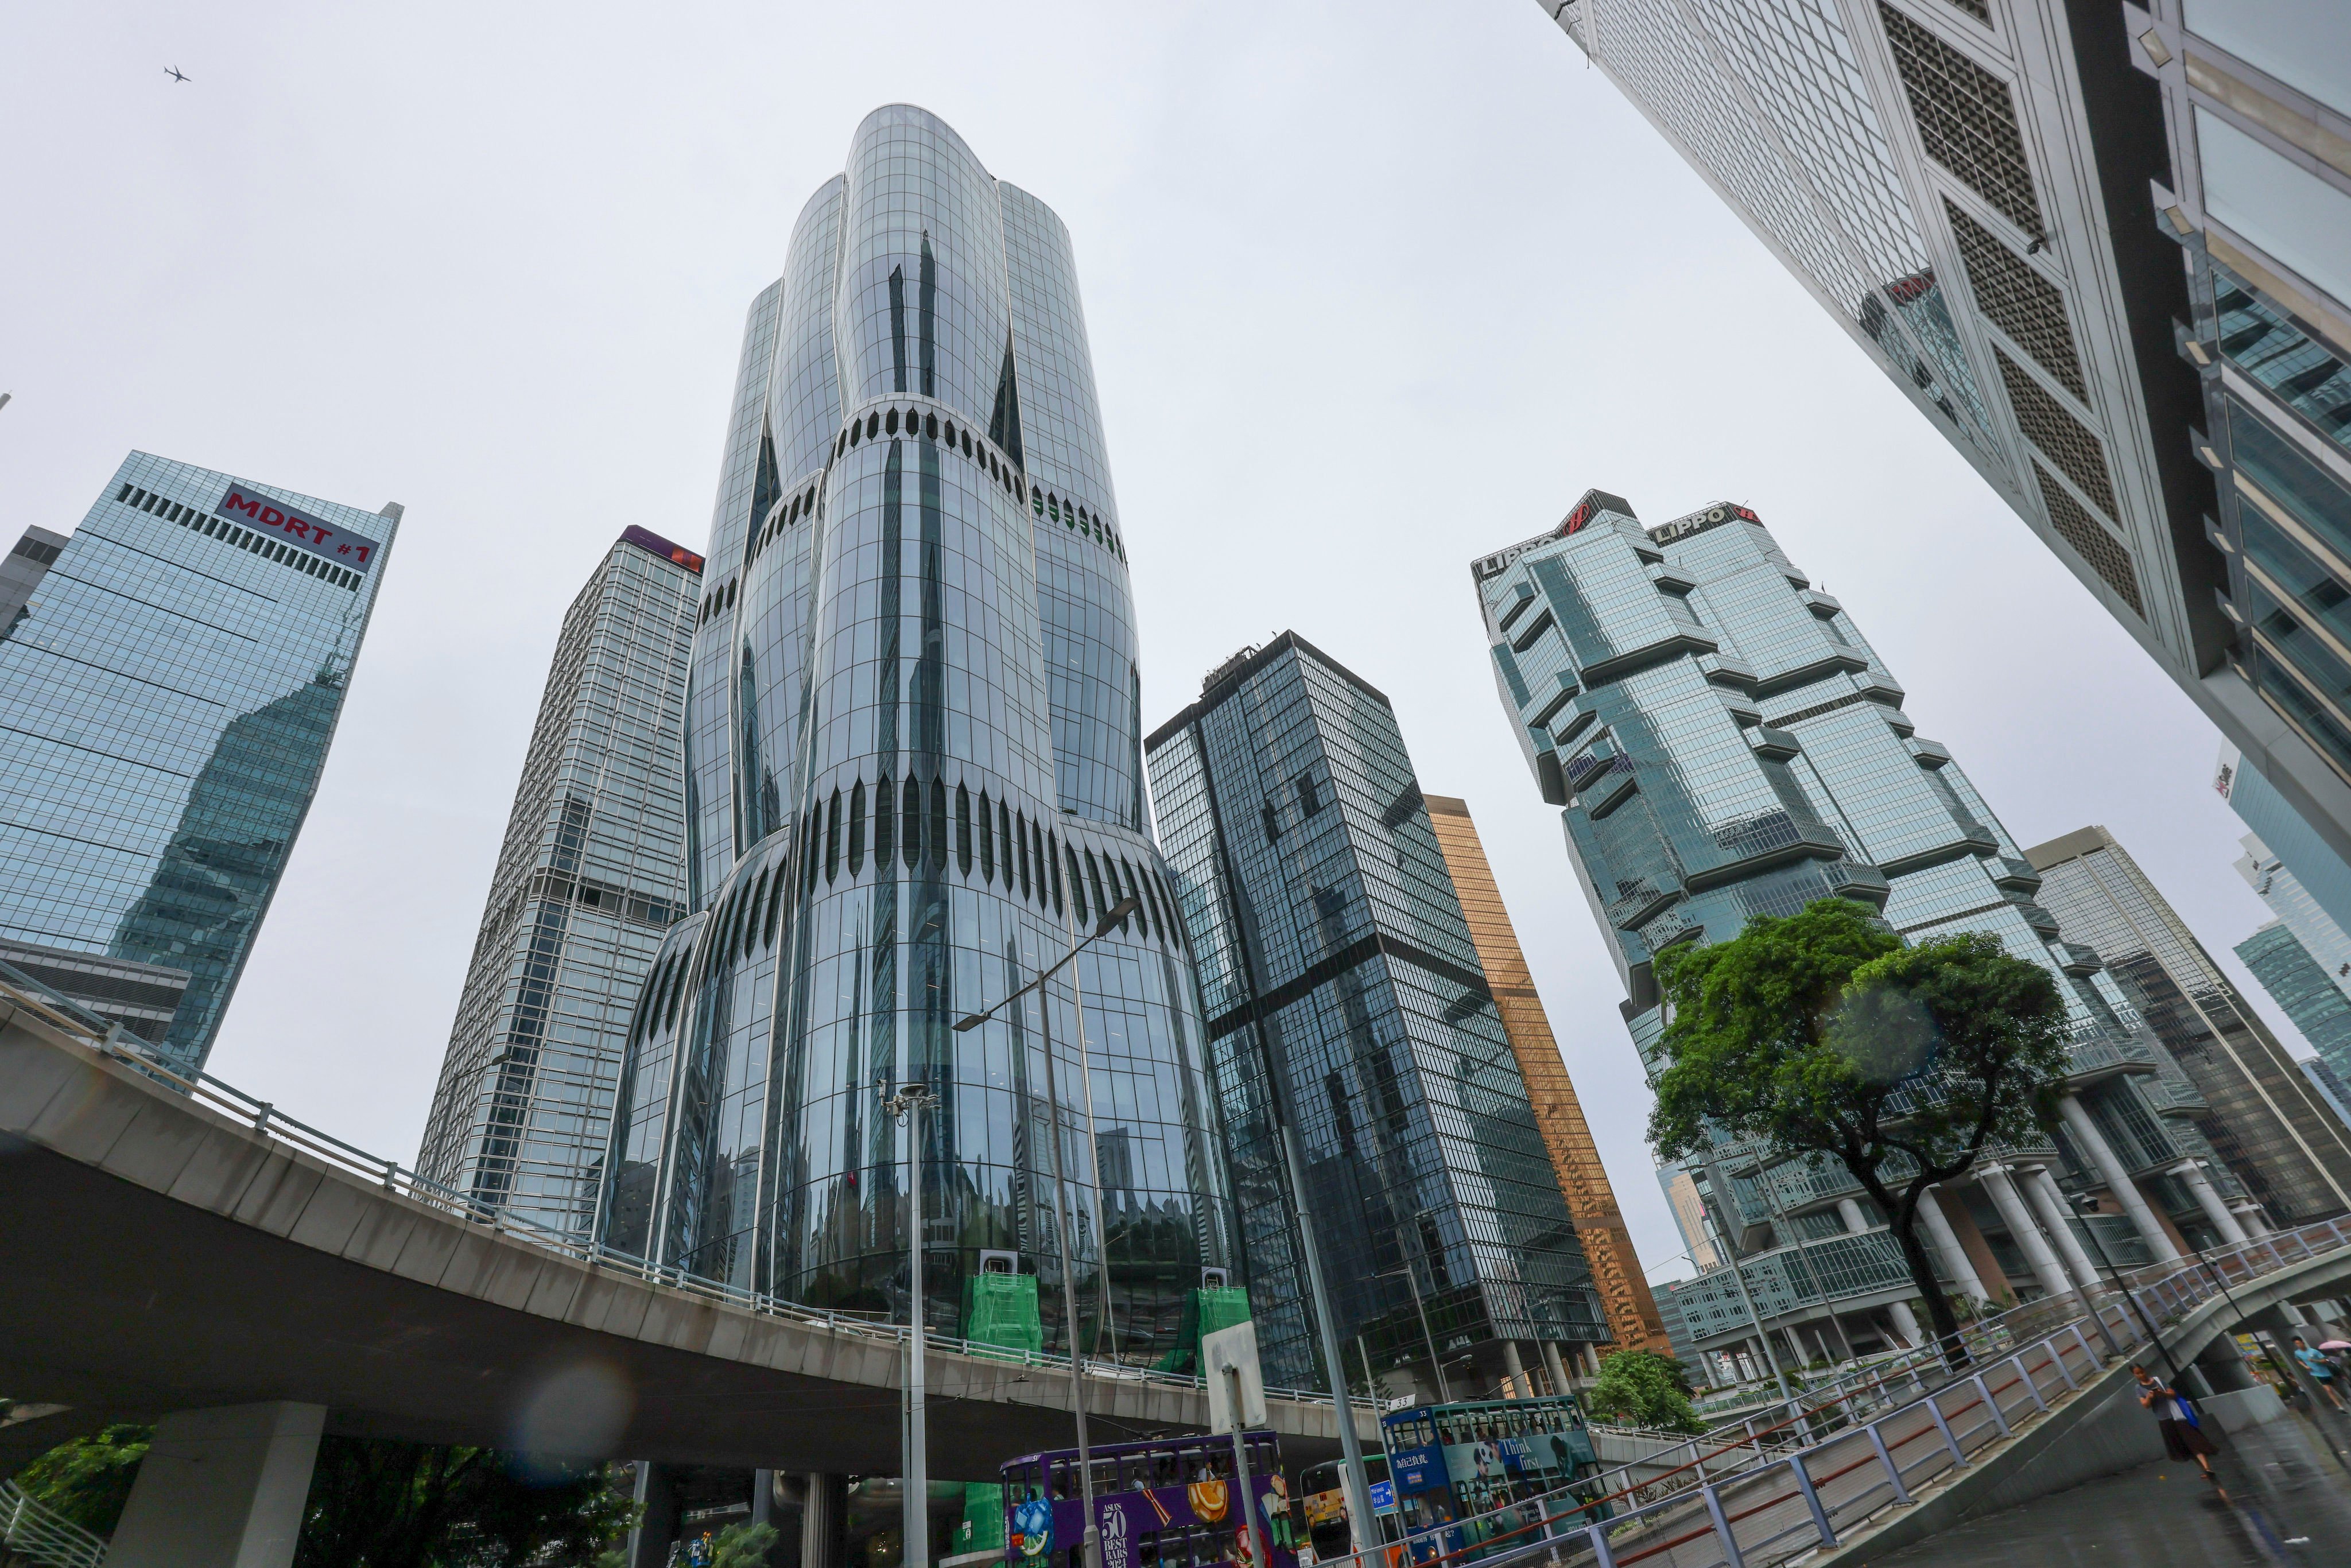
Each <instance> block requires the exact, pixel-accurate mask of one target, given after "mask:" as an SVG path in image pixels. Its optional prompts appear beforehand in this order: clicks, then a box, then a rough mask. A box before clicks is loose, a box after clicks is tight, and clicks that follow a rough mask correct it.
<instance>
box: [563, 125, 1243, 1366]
mask: <svg viewBox="0 0 2351 1568" xmlns="http://www.w3.org/2000/svg"><path fill="white" fill-rule="evenodd" d="M733 407H734V414H733V423H732V425H731V426H730V429H729V431H728V433H727V437H726V457H725V463H724V468H723V472H722V477H721V480H720V485H719V497H718V506H717V511H716V517H714V519H713V524H712V528H711V537H710V545H709V549H708V550H707V551H706V552H705V553H706V554H707V556H708V558H709V559H708V565H707V566H706V568H705V572H704V580H703V587H702V598H701V601H700V604H699V606H698V607H697V612H696V619H697V625H696V628H695V638H694V647H693V653H692V658H691V665H690V674H689V677H688V682H689V684H688V694H687V701H686V715H687V717H686V727H685V754H684V769H685V776H686V815H687V824H688V856H689V866H690V881H689V884H688V896H687V902H688V903H689V904H691V905H692V906H693V909H694V913H693V914H692V915H689V916H688V917H687V918H686V919H685V920H684V921H681V922H680V923H679V924H677V925H674V926H673V927H672V928H671V930H670V933H669V936H668V937H667V939H666V940H665V941H664V944H663V946H662V949H661V951H660V952H659V953H658V954H656V955H655V957H654V962H653V971H652V977H651V979H650V980H649V982H648V984H647V986H646V988H645V990H644V992H643V996H642V998H641V999H640V1003H639V1006H638V1008H637V1009H636V1013H635V1016H634V1019H633V1020H632V1030H631V1032H630V1035H629V1037H628V1059H627V1067H626V1068H625V1070H624V1071H623V1073H622V1092H621V1096H620V1101H619V1106H618V1110H617V1112H616V1113H615V1119H614V1133H613V1153H612V1155H611V1167H610V1172H609V1175H608V1178H607V1183H606V1186H605V1190H604V1197H603V1204H604V1208H603V1212H602V1220H601V1224H602V1232H601V1233H602V1235H603V1236H604V1237H605V1239H607V1240H608V1241H610V1242H611V1244H612V1245H614V1246H616V1247H619V1248H622V1249H626V1250H628V1251H631V1252H633V1253H636V1254H639V1255H641V1256H644V1257H647V1258H651V1259H654V1260H658V1261H660V1262H661V1263H662V1264H664V1265H665V1266H671V1267H675V1268H679V1269H682V1270H685V1271H687V1272H689V1273H692V1274H695V1275H697V1276H701V1277H704V1278H707V1279H711V1280H716V1281H725V1282H726V1283H729V1284H734V1285H739V1286H744V1287H747V1288H751V1289H756V1290H758V1291H764V1292H768V1293H770V1294H773V1295H776V1296H778V1297H782V1298H785V1299H789V1300H793V1301H805V1302H810V1303H814V1304H818V1305H822V1306H831V1307H841V1308H845V1309H852V1310H857V1311H883V1312H892V1313H895V1314H901V1315H903V1314H904V1312H905V1309H906V1306H907V1302H906V1300H905V1294H904V1291H905V1287H904V1274H903V1270H904V1266H905V1249H906V1235H905V1218H904V1192H905V1179H906V1178H905V1170H906V1160H905V1155H906V1137H907V1134H906V1132H905V1130H904V1128H902V1127H901V1126H900V1125H898V1124H896V1123H895V1122H893V1119H892V1118H891V1116H890V1115H889V1114H888V1113H886V1112H884V1111H883V1108H882V1104H881V1101H882V1097H883V1091H884V1090H885V1089H886V1088H887V1087H888V1086H889V1085H891V1084H893V1083H904V1082H910V1081H921V1082H925V1083H926V1084H928V1085H929V1086H931V1087H932V1088H933V1089H934V1090H935V1092H936V1093H937V1095H938V1096H939V1102H940V1103H939V1105H938V1108H937V1110H936V1111H935V1113H931V1114H929V1115H927V1116H926V1117H925V1120H924V1123H923V1127H924V1137H923V1145H922V1148H921V1149H920V1151H919V1155H920V1158H919V1161H918V1164H919V1167H920V1171H921V1181H922V1184H923V1186H922V1191H923V1212H924V1215H925V1221H926V1225H927V1226H928V1237H927V1239H928V1242H929V1246H930V1251H929V1253H928V1257H929V1261H928V1262H927V1263H926V1264H925V1269H924V1280H925V1287H926V1293H927V1295H928V1297H929V1305H928V1307H927V1309H926V1315H927V1321H928V1322H930V1323H931V1324H932V1325H933V1326H934V1327H935V1328H936V1329H939V1330H940V1331H941V1332H947V1333H951V1332H953V1330H954V1328H955V1326H956V1323H957V1321H958V1313H959V1310H960V1305H961V1301H962V1295H963V1291H962V1284H963V1280H964V1279H965V1277H966V1276H967V1275H968V1274H970V1273H973V1272H976V1271H977V1269H978V1266H979V1254H980V1252H981V1251H983V1250H1003V1251H1010V1252H1015V1253H1017V1254H1018V1255H1019V1267H1020V1269H1021V1270H1022V1271H1024V1272H1026V1271H1035V1272H1038V1273H1040V1274H1041V1275H1043V1276H1044V1288H1043V1289H1041V1290H1040V1291H1039V1295H1040V1299H1041V1301H1042V1302H1043V1303H1044V1313H1045V1324H1044V1329H1045V1334H1046V1339H1047V1343H1049V1344H1058V1345H1061V1346H1066V1345H1068V1344H1069V1343H1070V1342H1071V1335H1070V1334H1069V1332H1068V1331H1069V1329H1070V1327H1071V1325H1068V1324H1065V1323H1064V1322H1062V1312H1061V1288H1060V1282H1061V1260H1062V1259H1063V1258H1064V1256H1067V1257H1069V1258H1070V1259H1071V1260H1073V1262H1074V1266H1075V1270H1076V1275H1077V1280H1078V1284H1079V1286H1080V1289H1081V1292H1082V1300H1081V1312H1083V1313H1084V1314H1085V1316H1086V1319H1087V1321H1086V1322H1085V1324H1083V1325H1081V1332H1082V1333H1084V1335H1085V1343H1088V1344H1089V1345H1092V1344H1095V1343H1099V1344H1100V1345H1101V1347H1102V1351H1103V1352H1104V1354H1109V1353H1110V1351H1111V1350H1112V1349H1113V1346H1114V1347H1115V1348H1116V1350H1117V1351H1118V1352H1119V1353H1120V1354H1125V1355H1130V1356H1132V1355H1148V1356H1152V1357H1156V1356H1158V1355H1160V1354H1165V1353H1166V1352H1169V1351H1172V1350H1174V1349H1175V1341H1176V1339H1177V1337H1178V1333H1179V1330H1180V1326H1181V1322H1182V1315H1183V1312H1184V1309H1185V1306H1186V1302H1187V1301H1188V1300H1189V1299H1190V1295H1191V1292H1192V1291H1195V1290H1196V1289H1198V1288H1199V1287H1200V1285H1201V1283H1202V1280H1203V1274H1202V1270H1204V1269H1212V1268H1228V1267H1230V1266H1231V1246H1230V1239H1229V1229H1230V1227H1229V1221H1228V1203H1227V1199H1226V1195H1225V1190H1224V1186H1223V1176H1222V1169H1223V1166H1222V1160H1221V1157H1220V1154H1219V1138H1220V1134H1219V1133H1218V1130H1217V1125H1216V1121H1215V1110H1214V1107H1213V1105H1212V1103H1210V1100H1209V1093H1208V1085H1207V1075H1206V1070H1205V1061H1204V1058H1203V1056H1202V1051H1203V1049H1204V1041H1203V1040H1202V1038H1201V1035H1200V1026H1199V1014H1198V1009H1197V1007H1196V1001H1195V998H1194V988H1193V983H1192V980H1191V978H1190V974H1189V964H1188V961H1187V958H1186V954H1185V952H1184V949H1183V946H1182V939H1181V936H1180V934H1179V933H1178V932H1177V930H1176V929H1175V926H1174V925H1172V919H1173V916H1172V914H1171V911H1170V904H1169V903H1168V888H1167V886H1166V883H1165V879H1164V873H1163V870H1162V867H1161V864H1160V861H1159V855H1158V852H1157V851H1156V849H1155V847H1154V845H1153V843H1152V841H1151V839H1150V836H1149V832H1148V828H1147V825H1146V823H1145V821H1144V812H1143V774H1142V758H1141V750H1140V747H1141V734H1142V732H1141V727H1140V722H1139V717H1138V715H1137V713H1136V691H1137V687H1136V673H1135V670H1136V666H1135V637H1134V608H1133V600H1132V597H1131V594H1130V591H1129V585H1128V581H1127V563H1126V554H1125V549H1124V547H1123V540H1122V536H1121V533H1120V529H1119V525H1118V522H1117V516H1118V513H1117V502H1116V500H1115V498H1114V497H1113V495H1112V492H1111V482H1110V467H1109V461H1108V458H1107V455H1106V453H1105V445H1104V441H1103V435H1102V422H1101V415H1100V413H1099V410H1098V407H1097V404H1096V401H1095V396H1094V387H1093V371H1092V361H1091V356H1090V353H1089V350H1088V349H1087V346H1086V330H1085V320H1084V317H1083V314H1082V312H1081V309H1080V308H1079V301H1078V286H1077V272H1076V263H1075V259H1074V255H1073V252H1072V249H1071V242H1070V236H1069V234H1068V231H1067V230H1066V229H1065V228H1063V226H1062V225H1061V220H1060V219H1059V218H1057V217H1056V216H1054V214H1053V213H1052V212H1051V211H1050V209H1049V208H1047V207H1046V206H1045V205H1044V204H1042V203H1040V201H1038V200H1037V198H1035V197H1034V196H1031V195H1029V193H1027V192H1025V191H1022V190H1020V189H1019V188H1018V187H1016V186H1013V185H1010V184H1006V183H1001V182H999V181H998V180H996V179H995V178H994V177H992V176H991V175H990V174H989V173H988V172H987V170H986V169H985V168H983V167H982V166H981V164H980V162H979V161H978V159H977V157H976V156H974V154H973V153H972V152H971V151H970V149H969V148H968V147H967V146H966V145H965V143H964V142H963V141H962V140H961V139H960V138H959V137H957V136H956V133H955V132H954V131H952V130H950V129H949V128H948V127H947V126H946V125H945V124H943V123H941V122H940V121H939V120H936V119H935V118H934V117H933V116H931V115H930V114H928V113H926V112H925V111H924V110H919V109H914V108H909V107H906V106H904V105H896V106H893V107H890V108H887V109H883V110H878V111H877V112H875V113H874V114H873V115H872V116H871V117H869V118H868V119H867V120H865V122H864V123H863V124H862V126H860V127H859V128H858V131H857V133H856V135H855V137H854V138H853V140H852V143H851V146H850V156H849V165H848V170H847V172H846V173H845V174H844V175H842V176H840V177H836V178H835V179H833V180H831V182H829V183H827V184H826V185H825V186H824V187H823V188H822V189H820V191H818V193H816V195H815V196H814V198H813V199H811V200H810V203H809V204H808V205H807V206H806V208H805V209H803V211H802V212H801V214H800V216H799V221H798V223H797V224H796V225H795V227H794V229H793V233H792V237H791V241H790V245H789V250H788V253H787V256H786V257H785V266H784V272H783V276H782V277H780V278H779V279H778V281H777V282H776V283H775V284H774V285H773V286H771V287H768V288H767V289H765V290H763V291H762V292H761V293H760V295H759V296H758V299H757V300H756V301H755V302H754V304H753V306H752V309H751V314H750V320H749V325H748V329H747V332H746V334H745V342H744V351H743V358H742V361H741V367H740V370H739V372H738V376H737V389H736V396H735V400H734V404H733ZM1128 897H1134V898H1138V899H1140V901H1141V902H1140V904H1139V905H1138V907H1137V908H1136V909H1135V911H1134V913H1133V914H1130V915H1126V916H1125V917H1124V918H1123V920H1122V921H1121V923H1120V924H1119V925H1118V926H1117V928H1115V929H1114V930H1113V931H1112V932H1111V933H1110V934H1109V935H1108V936H1105V937H1103V938H1102V940H1101V941H1099V942H1097V943H1096V944H1095V945H1094V946H1092V947H1091V948H1089V949H1088V950H1087V952H1086V954H1085V956H1084V957H1083V958H1082V959H1081V960H1080V962H1079V963H1078V964H1077V966H1076V967H1075V968H1074V969H1073V970H1072V969H1064V970H1062V971H1061V973H1060V974H1059V975H1057V976H1056V977H1055V978H1054V980H1053V981H1052V982H1051V985H1050V988H1049V990H1048V992H1047V999H1048V1000H1049V1002H1050V1017H1049V1016H1046V1015H1044V1014H1041V1013H1040V1010H1039V1009H1038V1006H1037V998H1036V996H1035V995H1034V994H1033V993H1032V994H1031V995H1030V996H1029V997H1027V998H1023V999H1022V1000H1021V1001H1020V1002H1019V1003H1018V1004H1015V1005H1013V1006H1011V1007H1009V1008H1008V1009H1006V1010H1005V1012H1004V1013H1003V1014H1001V1015H999V1016H998V1018H996V1019H992V1020H991V1021H988V1022H987V1023H985V1024H983V1025H981V1026H979V1027H977V1028H975V1029H972V1030H967V1031H958V1030H955V1029H954V1028H953V1026H954V1025H955V1024H956V1022H958V1021H959V1020H961V1019H963V1018H964V1017H966V1016H967V1014H970V1013H973V1012H976V1011H978V1010H980V1009H987V1008H988V1007H990V1006H992V1005H994V1004H996V1003H998V1002H1000V1001H1002V1000H1003V999H1004V998H1005V997H1006V996H1007V995H1008V993H1009V992H1011V991H1012V990H1014V989H1016V988H1019V987H1020V986H1022V985H1023V984H1025V983H1026V982H1027V981H1029V979H1031V978H1033V977H1034V976H1035V974H1036V972H1037V969H1038V968H1039V967H1040V964H1051V963H1054V962H1055V961H1057V960H1058V959H1059V958H1060V956H1061V955H1062V954H1063V953H1064V952H1065V951H1066V950H1067V949H1068V947H1069V946H1070V943H1071V940H1072V937H1073V936H1085V935H1087V934H1089V933H1091V932H1092V929H1093V927H1094V925H1095V923H1096V922H1097V921H1098V920H1100V919H1101V918H1102V916H1103V915H1105V913H1106V912H1108V911H1110V910H1113V909H1114V908H1116V907H1118V906H1119V905H1120V904H1122V903H1123V901H1124V900H1125V899H1126V898H1128ZM1079 989H1082V994H1083V1015H1084V1019H1083V1021H1084V1032H1083V1035H1082V1036H1081V1035H1080V1033H1079V1028H1078V1023H1079V1020H1078V1009H1077V1005H1076V1004H1077V996H1076V994H1075V993H1076V992H1077V991H1078V990H1079ZM1049 1025H1050V1030H1048V1026H1049ZM1048 1039H1050V1044H1051V1049H1052V1052H1053V1056H1052V1059H1051V1061H1050V1064H1049V1061H1048V1059H1047V1056H1046V1041H1047V1040H1048ZM1081 1040H1082V1046H1083V1049H1082V1051H1081V1049H1080V1045H1081ZM1049 1065H1050V1074H1049ZM1049 1079H1050V1084H1051V1090H1050V1092H1049V1089H1048V1084H1049ZM1089 1090H1091V1093H1089V1092H1088V1091H1089ZM1057 1147H1058V1151H1059V1153H1058V1156H1057V1155H1056V1149H1057ZM1097 1149H1099V1150H1100V1151H1101V1155H1102V1158H1101V1170H1100V1175H1101V1177H1102V1181H1101V1184H1100V1185H1101V1186H1102V1187H1103V1188H1104V1189H1105V1190H1104V1193H1103V1197H1104V1205H1103V1207H1102V1209H1101V1210H1099V1211H1098V1210H1097V1208H1096V1206H1095V1203H1094V1192H1095V1190H1096V1181H1095V1176H1096V1174H1097V1173H1096V1164H1095V1160H1094V1157H1093V1156H1094V1153H1095V1151H1096V1150H1097ZM1057 1166H1058V1168H1059V1170H1060V1171H1061V1177H1062V1185H1061V1188H1060V1190H1059V1193H1058V1197H1059V1201H1058V1202H1057V1201H1056V1197H1057V1194H1056V1189H1055V1186H1054V1185H1053V1183H1054V1172H1055V1170H1056V1168H1057ZM1057 1216H1060V1217H1062V1218H1057ZM1063 1219H1065V1220H1066V1228H1065V1229H1064V1228H1063V1224H1062V1221H1063ZM1098 1239H1099V1241H1100V1243H1101V1244H1102V1246H1103V1247H1106V1249H1107V1251H1108V1255H1109V1258H1108V1260H1109V1269H1108V1270H1107V1280H1106V1281H1105V1280H1104V1278H1103V1277H1102V1270H1100V1269H1099V1268H1098V1266H1097V1265H1098V1260H1100V1258H1101V1255H1102V1254H1101V1250H1100V1249H1098V1246H1097V1241H1098ZM1105 1283H1106V1284H1107V1286H1108V1290H1107V1291H1104V1290H1103V1289H1102V1286H1103V1285H1104V1284H1105ZM1105 1305H1107V1306H1108V1308H1109V1309H1110V1310H1109V1312H1107V1313H1106V1314H1105V1313H1104V1312H1103V1311H1102V1308H1103V1307H1104V1306H1105Z"/></svg>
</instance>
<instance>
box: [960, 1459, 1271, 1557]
mask: <svg viewBox="0 0 2351 1568" xmlns="http://www.w3.org/2000/svg"><path fill="white" fill-rule="evenodd" d="M1246 1445H1247V1452H1248V1456H1249V1492H1250V1494H1251V1497H1252V1499H1253V1500H1254V1501H1255V1503H1256V1505H1257V1506H1256V1523H1257V1531H1256V1532H1255V1534H1254V1536H1252V1534H1251V1532H1249V1531H1246V1530H1244V1529H1243V1528H1242V1527H1241V1516H1240V1514H1239V1513H1238V1512H1237V1511H1235V1509H1234V1506H1233V1504H1234V1499H1233V1491H1234V1479H1233V1442H1232V1439H1231V1438H1230V1437H1198V1436H1194V1437H1162V1438H1155V1439H1150V1440H1146V1441H1144V1442H1137V1443H1102V1444H1096V1445H1095V1446H1094V1447H1093V1448H1092V1459H1093V1483H1094V1518H1095V1522H1096V1526H1097V1528H1098V1529H1099V1530H1100V1531H1101V1533H1102V1568H1207V1565H1208V1564H1211V1563H1238V1564H1242V1565H1243V1568H1259V1565H1258V1564H1257V1561H1256V1548H1257V1546H1259V1545H1262V1546H1263V1547H1264V1548H1266V1549H1268V1550H1270V1553H1271V1563H1270V1568H1298V1551H1297V1540H1296V1533H1297V1532H1296V1529H1295V1526H1294V1525H1293V1524H1292V1523H1291V1521H1290V1490H1289V1487H1288V1485H1287V1484H1286V1483H1285V1482H1284V1481H1283V1479H1282V1477H1281V1450H1280V1444H1279V1443H1278V1441H1277V1440H1276V1439H1275V1437H1274V1435H1273V1434H1272V1433H1270V1432H1251V1433H1249V1435H1248V1437H1247V1438H1246ZM1003 1477H1004V1524H1005V1531H1004V1542H1005V1547H1004V1558H1005V1562H1006V1563H1007V1564H1008V1568H1085V1503H1084V1493H1083V1489H1082V1487H1081V1483H1080V1477H1079V1473H1078V1455H1077V1450H1076V1449H1074V1448H1061V1449H1056V1450H1054V1451H1052V1452H1050V1453H1042V1454H1027V1455H1023V1456H1022V1457H1021V1458H1017V1459H1014V1460H1012V1461H1011V1462H1010V1463H1008V1464H1007V1465H1006V1466H1005V1467H1004V1469H1003Z"/></svg>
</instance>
